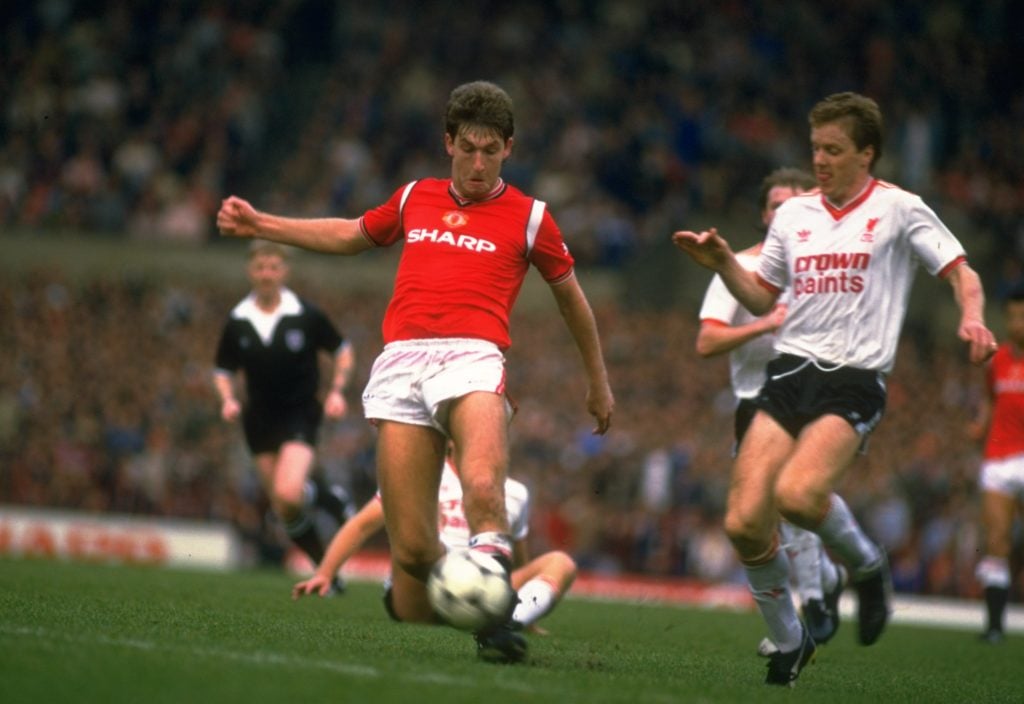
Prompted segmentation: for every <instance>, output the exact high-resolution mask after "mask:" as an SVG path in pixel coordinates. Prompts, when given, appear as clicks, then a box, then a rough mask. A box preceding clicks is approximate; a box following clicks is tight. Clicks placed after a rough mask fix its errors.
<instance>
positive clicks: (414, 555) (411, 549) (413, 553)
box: [391, 541, 444, 582]
mask: <svg viewBox="0 0 1024 704" xmlns="http://www.w3.org/2000/svg"><path fill="white" fill-rule="evenodd" d="M443 554H444V552H443V550H442V549H441V548H440V546H439V545H429V544H427V543H421V542H416V543H413V544H399V543H397V541H396V543H395V544H393V545H392V546H391V560H392V562H393V563H394V564H395V565H396V566H397V567H398V568H399V569H401V570H402V571H403V572H405V573H406V574H408V575H410V576H412V577H414V578H416V579H417V580H419V581H421V582H426V581H427V577H428V576H429V575H430V569H431V568H432V567H433V566H434V563H435V562H437V561H438V560H440V559H441V557H442V555H443Z"/></svg>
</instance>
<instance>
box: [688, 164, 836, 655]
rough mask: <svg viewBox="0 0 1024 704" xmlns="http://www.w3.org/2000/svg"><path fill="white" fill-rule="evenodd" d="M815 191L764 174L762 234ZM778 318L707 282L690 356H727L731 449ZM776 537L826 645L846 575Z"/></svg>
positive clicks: (810, 546) (752, 265)
mask: <svg viewBox="0 0 1024 704" xmlns="http://www.w3.org/2000/svg"><path fill="white" fill-rule="evenodd" d="M815 185H816V184H815V181H814V177H813V176H812V175H811V174H809V173H807V172H806V171H803V170H801V169H794V168H790V167H785V168H780V169H776V170H775V171H772V172H771V173H770V174H768V176H766V177H765V178H764V180H763V182H762V184H761V191H760V196H761V197H760V204H761V224H762V225H764V227H765V228H766V229H767V228H768V227H770V226H771V224H772V220H773V219H774V217H775V211H776V210H777V209H778V207H779V206H780V205H782V204H783V203H784V202H786V200H788V199H789V198H791V197H793V196H795V195H798V194H800V193H805V192H807V191H810V190H811V189H813V188H814V187H815ZM762 244H763V241H761V242H758V243H757V244H755V245H754V246H753V247H750V248H748V249H745V250H743V251H742V252H738V253H737V254H736V258H737V260H739V262H740V264H741V265H742V266H743V267H744V268H746V269H749V270H751V271H755V270H756V269H757V256H758V254H760V252H761V246H762ZM785 317H786V305H785V303H784V302H783V301H781V300H780V302H777V303H776V304H775V307H774V308H772V310H771V311H770V312H769V313H768V314H767V315H763V316H756V315H754V314H753V313H751V312H750V311H748V310H747V309H746V308H744V307H743V306H742V305H740V302H739V301H737V300H736V297H735V296H733V295H732V294H731V293H729V289H728V288H726V286H725V283H723V282H722V279H721V277H720V276H715V277H714V278H713V279H712V280H711V284H710V285H709V286H708V290H707V292H706V293H705V294H704V302H703V304H702V305H701V309H700V332H699V333H698V335H697V344H696V347H697V353H698V354H699V355H701V356H702V357H716V356H718V355H722V354H726V353H728V355H729V378H730V381H731V386H732V392H733V395H734V396H735V397H736V414H735V434H736V447H739V444H740V442H742V440H743V436H744V434H745V433H746V431H747V428H748V427H750V421H751V420H752V419H753V418H754V413H755V411H756V410H757V406H756V404H755V402H754V399H756V398H757V395H758V393H759V392H760V391H761V387H762V386H763V385H764V380H765V365H767V364H768V362H769V361H770V360H771V359H772V357H773V356H774V344H775V336H774V333H775V331H776V330H777V329H778V328H779V326H781V325H782V321H783V320H785ZM779 530H780V532H781V537H782V545H783V547H784V549H785V550H786V553H787V554H788V555H789V562H790V567H791V570H792V574H791V579H792V582H793V586H794V587H795V589H796V592H797V595H798V596H799V597H800V602H801V604H802V607H803V608H802V611H803V617H804V623H806V624H807V628H808V630H809V631H810V632H811V637H812V638H813V639H814V642H815V643H818V644H819V645H820V644H822V643H826V642H828V641H829V640H830V639H831V638H832V636H833V635H835V632H836V630H837V629H838V628H839V597H840V595H841V594H842V591H843V587H844V586H845V585H846V569H845V568H844V567H843V566H842V565H837V564H836V563H834V562H833V561H832V560H831V559H830V558H829V556H828V554H827V553H826V552H825V550H824V548H823V546H822V544H821V538H819V537H818V536H817V535H816V534H815V533H813V532H811V531H809V530H804V529H803V528H798V527H797V526H794V525H792V524H791V523H788V522H785V521H783V522H782V523H781V524H780V525H779ZM777 650H778V648H776V647H775V644H774V643H773V642H772V641H771V639H770V638H765V639H764V640H762V641H761V643H760V645H759V646H758V653H760V654H761V655H764V656H766V657H767V656H769V655H771V653H773V652H775V651H777Z"/></svg>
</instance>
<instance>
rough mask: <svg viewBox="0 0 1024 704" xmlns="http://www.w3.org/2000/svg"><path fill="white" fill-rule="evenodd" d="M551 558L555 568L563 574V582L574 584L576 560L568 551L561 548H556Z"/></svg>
mask: <svg viewBox="0 0 1024 704" xmlns="http://www.w3.org/2000/svg"><path fill="white" fill-rule="evenodd" d="M551 559H552V562H553V563H554V568H555V570H557V571H558V573H559V574H560V575H561V576H562V582H563V583H565V584H572V582H573V581H574V580H575V579H576V570H577V568H576V561H575V560H574V559H572V557H571V556H570V555H569V554H568V553H565V552H562V551H561V550H556V551H555V552H554V553H552V556H551Z"/></svg>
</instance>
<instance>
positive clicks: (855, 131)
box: [808, 92, 882, 166]
mask: <svg viewBox="0 0 1024 704" xmlns="http://www.w3.org/2000/svg"><path fill="white" fill-rule="evenodd" d="M808 120H809V121H810V123H811V127H820V126H821V125H825V124H828V123H830V122H840V121H842V122H845V125H844V126H845V127H846V128H847V132H848V134H849V135H850V138H851V139H852V140H853V143H854V144H855V145H857V149H858V150H863V149H865V148H866V147H869V146H871V147H874V148H875V154H874V156H873V157H872V158H871V166H874V165H875V163H876V162H877V161H878V159H879V157H881V156H882V111H881V110H879V108H878V103H876V102H875V101H874V100H872V99H871V98H869V97H867V96H865V95H860V94H859V93H851V92H846V93H833V94H832V95H830V96H828V97H827V98H825V99H824V100H822V101H821V102H819V103H818V104H817V105H815V106H814V107H813V108H811V112H810V115H808Z"/></svg>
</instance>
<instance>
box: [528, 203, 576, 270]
mask: <svg viewBox="0 0 1024 704" xmlns="http://www.w3.org/2000/svg"><path fill="white" fill-rule="evenodd" d="M529 259H530V262H531V263H532V264H533V265H534V266H535V267H537V271H539V272H540V275H541V276H542V277H544V280H545V281H546V282H548V283H549V284H554V283H558V282H559V281H562V280H564V279H567V278H569V276H570V275H571V274H572V270H573V266H574V264H575V263H576V262H575V260H574V259H573V256H572V254H570V253H569V247H568V246H566V244H565V240H563V239H562V231H561V230H560V229H558V225H557V224H556V223H555V219H554V218H553V217H551V213H549V212H548V210H547V208H545V209H544V216H543V218H542V219H541V223H540V228H538V230H537V239H536V241H535V242H534V244H533V248H532V249H531V250H530V254H529Z"/></svg>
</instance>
